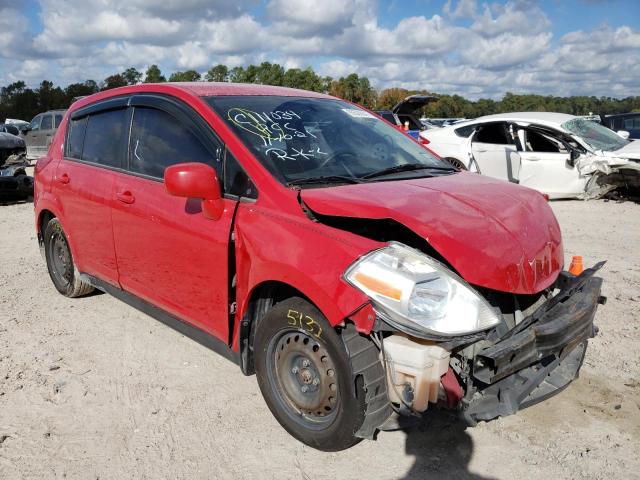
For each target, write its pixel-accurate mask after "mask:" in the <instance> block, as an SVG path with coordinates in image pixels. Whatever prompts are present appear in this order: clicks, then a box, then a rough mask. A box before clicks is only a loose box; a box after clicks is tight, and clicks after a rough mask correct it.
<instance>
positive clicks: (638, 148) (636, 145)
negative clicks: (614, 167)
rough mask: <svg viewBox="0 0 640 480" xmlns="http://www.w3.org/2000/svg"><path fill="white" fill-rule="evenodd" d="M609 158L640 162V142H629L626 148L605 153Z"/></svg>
mask: <svg viewBox="0 0 640 480" xmlns="http://www.w3.org/2000/svg"><path fill="white" fill-rule="evenodd" d="M604 154H605V155H607V156H609V155H610V156H614V157H620V158H629V159H632V160H640V140H634V141H633V142H629V143H628V144H627V145H625V146H624V147H622V148H620V149H618V150H614V151H612V152H604Z"/></svg>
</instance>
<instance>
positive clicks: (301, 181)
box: [287, 175, 362, 187]
mask: <svg viewBox="0 0 640 480" xmlns="http://www.w3.org/2000/svg"><path fill="white" fill-rule="evenodd" d="M336 182H343V183H362V180H360V179H358V178H355V177H345V176H342V175H324V176H322V177H309V178H297V179H295V180H291V181H290V182H287V186H288V187H292V186H294V185H313V184H321V183H327V184H329V183H336Z"/></svg>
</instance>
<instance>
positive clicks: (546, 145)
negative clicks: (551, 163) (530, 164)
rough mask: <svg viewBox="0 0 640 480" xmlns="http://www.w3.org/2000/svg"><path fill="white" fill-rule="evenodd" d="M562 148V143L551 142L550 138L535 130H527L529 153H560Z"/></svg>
mask: <svg viewBox="0 0 640 480" xmlns="http://www.w3.org/2000/svg"><path fill="white" fill-rule="evenodd" d="M560 146H561V144H560V142H558V141H556V140H551V139H550V138H548V137H546V136H544V135H542V134H540V133H538V132H535V131H533V130H527V145H526V148H527V150H528V151H529V152H551V153H559V152H560Z"/></svg>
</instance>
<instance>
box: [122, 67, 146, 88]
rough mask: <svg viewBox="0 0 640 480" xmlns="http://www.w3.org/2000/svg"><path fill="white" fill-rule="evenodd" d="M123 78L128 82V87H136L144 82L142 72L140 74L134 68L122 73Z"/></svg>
mask: <svg viewBox="0 0 640 480" xmlns="http://www.w3.org/2000/svg"><path fill="white" fill-rule="evenodd" d="M122 76H123V77H124V79H125V80H126V81H127V85H135V84H137V83H140V81H141V80H142V72H139V71H138V70H136V69H135V68H133V67H129V68H127V69H126V70H125V71H124V72H122Z"/></svg>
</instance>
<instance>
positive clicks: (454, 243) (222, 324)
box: [35, 83, 562, 351]
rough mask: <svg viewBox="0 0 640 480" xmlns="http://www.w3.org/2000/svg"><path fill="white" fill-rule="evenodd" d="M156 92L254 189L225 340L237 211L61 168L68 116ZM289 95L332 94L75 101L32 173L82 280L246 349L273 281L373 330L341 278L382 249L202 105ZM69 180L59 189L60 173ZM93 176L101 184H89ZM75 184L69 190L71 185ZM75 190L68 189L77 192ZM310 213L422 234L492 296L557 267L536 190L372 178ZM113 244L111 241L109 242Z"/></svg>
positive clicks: (124, 179)
mask: <svg viewBox="0 0 640 480" xmlns="http://www.w3.org/2000/svg"><path fill="white" fill-rule="evenodd" d="M134 93H157V94H164V95H168V96H171V97H173V98H174V99H177V100H179V101H182V102H184V103H185V104H187V105H189V106H190V107H191V108H192V109H193V110H194V111H195V112H197V113H198V114H199V115H200V116H201V117H202V118H203V119H204V120H205V121H206V122H207V123H208V124H209V125H210V126H211V127H212V128H213V130H214V131H215V132H216V133H217V135H218V136H219V137H220V139H221V140H222V142H223V143H224V144H225V145H226V146H227V148H228V149H229V150H230V151H231V153H232V154H233V156H234V157H235V158H236V159H237V160H238V161H239V162H240V163H241V164H242V166H243V168H244V169H245V170H246V172H247V173H248V174H249V176H250V177H251V179H252V180H253V182H254V183H255V185H256V187H257V190H258V192H259V196H258V200H257V201H255V202H241V203H240V204H239V205H237V213H236V217H235V227H234V228H235V231H234V233H235V255H236V268H237V278H236V300H237V310H236V318H235V325H234V327H233V328H234V331H233V332H230V331H229V315H228V311H229V304H228V303H229V298H228V283H229V265H228V254H229V252H228V247H229V245H228V242H229V236H230V234H231V228H232V220H233V212H234V209H235V207H236V203H235V201H233V200H230V199H224V200H222V202H223V203H224V209H223V211H222V215H221V217H220V218H219V219H217V220H211V219H208V218H206V217H205V216H204V215H203V214H202V213H201V211H200V210H199V209H201V202H199V201H194V200H195V199H185V198H179V197H172V196H171V195H169V194H168V193H167V192H166V190H165V186H164V184H163V183H162V182H159V181H154V180H149V179H145V178H142V177H137V176H133V175H129V174H126V173H123V172H116V171H112V170H108V169H104V168H97V167H92V166H90V165H86V164H82V163H81V162H73V161H67V160H63V159H62V144H63V141H64V135H65V131H66V124H67V118H68V116H69V115H70V114H71V113H72V112H73V111H75V110H77V109H78V108H81V107H84V106H86V105H89V104H91V103H93V102H96V101H99V100H102V99H106V98H111V97H114V96H119V95H126V94H134ZM211 95H289V96H305V97H318V98H332V97H329V96H326V95H322V94H316V93H313V92H305V91H301V90H294V89H283V88H280V87H266V86H258V85H233V84H228V83H224V84H216V83H203V84H195V83H186V84H146V85H137V86H130V87H123V88H119V89H114V90H109V91H106V92H101V93H98V94H96V95H92V96H90V97H87V98H84V99H81V100H79V101H78V102H76V103H74V104H73V105H72V107H71V108H70V109H69V111H68V112H67V114H66V117H65V119H64V120H63V123H62V125H61V128H59V129H58V131H57V133H56V136H55V138H54V141H53V142H52V145H51V148H50V151H49V155H48V156H47V158H46V159H45V160H43V161H41V162H39V164H38V167H37V168H36V186H35V192H36V195H35V210H36V218H39V216H40V214H41V212H42V211H43V210H44V209H47V210H51V211H52V212H53V214H54V215H56V216H58V217H59V219H60V222H61V223H62V226H63V228H64V229H65V232H66V233H67V235H68V236H69V243H70V245H71V249H72V253H73V255H74V259H75V260H76V262H77V265H78V267H79V268H80V269H81V270H82V271H85V272H86V273H89V274H93V275H96V276H99V277H101V278H102V279H103V280H106V281H109V282H110V283H113V284H116V285H120V286H121V287H122V288H124V289H125V290H127V291H130V292H131V293H134V294H136V295H138V296H140V297H142V298H144V299H146V300H147V301H149V302H151V303H153V304H155V305H157V306H159V307H161V308H163V309H165V310H167V311H169V312H171V313H173V314H175V315H177V316H179V317H181V318H183V319H184V320H186V321H189V322H191V323H193V324H194V325H197V326H198V327H200V328H202V329H203V330H205V331H207V332H209V333H211V334H212V335H215V336H216V337H218V338H220V339H222V340H224V341H229V338H230V337H231V336H232V337H233V342H232V345H233V349H234V350H236V351H238V327H239V325H240V319H241V318H242V317H243V315H244V314H245V312H246V311H247V308H248V304H249V299H250V297H251V295H252V293H253V292H254V291H255V290H256V288H258V287H259V286H260V285H262V284H264V283H265V282H269V281H278V282H284V283H287V284H288V285H290V286H292V287H294V288H296V289H298V290H299V291H300V292H302V294H303V295H305V296H306V297H308V298H309V299H310V300H311V301H312V302H313V303H315V305H316V306H317V307H318V308H319V309H320V310H321V311H322V312H323V313H324V314H325V315H326V317H327V318H328V320H329V322H330V323H331V324H332V325H337V324H339V323H341V322H343V321H344V320H345V319H346V318H347V317H350V316H351V318H352V319H354V320H355V322H356V324H357V325H356V326H357V328H358V331H360V332H363V333H367V332H368V331H370V329H371V321H370V318H369V317H370V315H368V314H367V312H368V311H367V310H366V309H361V307H362V306H363V305H365V304H366V303H367V301H368V299H367V297H366V296H365V295H364V294H362V293H361V292H360V291H359V290H357V289H355V288H353V287H351V286H350V285H348V284H347V283H346V282H344V280H342V274H343V272H344V271H345V269H346V268H347V267H348V266H349V265H350V264H351V263H352V262H353V261H355V260H356V259H357V258H358V257H359V256H361V255H363V254H365V253H367V252H369V251H371V250H373V249H375V248H379V247H381V246H382V244H381V243H379V242H375V241H372V240H369V239H366V238H363V237H360V236H357V235H355V234H352V233H348V232H345V231H342V230H338V229H335V228H332V227H329V226H326V225H322V224H319V223H315V222H313V221H312V220H310V219H309V218H308V217H306V216H305V214H304V213H303V212H302V209H301V208H300V205H299V203H298V199H297V192H296V191H293V190H291V189H289V188H286V187H284V186H283V185H281V184H280V183H278V181H277V180H275V179H274V178H273V177H272V176H271V175H270V174H269V173H268V172H267V170H266V169H265V168H264V167H263V166H262V165H261V164H260V162H259V161H258V160H257V159H256V158H255V157H254V156H253V155H252V154H251V152H250V151H249V150H248V149H247V148H246V147H245V146H244V145H243V144H242V143H241V141H240V140H239V139H238V138H237V137H236V136H235V134H234V133H233V132H232V131H231V129H230V128H229V127H228V126H227V125H226V124H225V123H224V122H223V120H222V119H220V118H219V117H218V116H217V115H216V114H215V113H214V112H213V111H212V109H211V108H210V107H209V105H207V104H206V103H205V102H204V100H203V99H202V98H200V97H201V96H211ZM65 173H66V174H67V176H68V178H69V183H68V184H64V183H60V184H58V183H57V182H58V174H60V176H61V175H62V174H65ZM92 174H94V175H95V177H92ZM78 185H80V188H78V189H77V190H75V191H70V190H73V189H74V188H75V187H74V186H78ZM69 187H71V188H69ZM302 197H303V199H304V200H305V202H306V203H307V204H308V205H309V207H310V208H312V209H313V210H315V211H317V212H319V213H323V214H327V215H340V216H347V217H362V218H394V219H396V220H397V221H398V222H400V223H403V224H404V225H406V226H407V227H409V228H411V229H413V230H414V231H415V232H416V233H418V234H419V235H422V236H423V237H424V238H426V239H427V240H428V241H429V242H430V243H431V245H432V246H433V247H434V248H435V249H436V250H438V251H439V252H440V253H441V254H442V255H443V256H444V257H445V258H447V260H448V261H449V262H450V263H451V264H452V265H453V266H454V268H456V270H458V272H459V273H460V274H461V275H462V276H463V277H464V278H465V279H467V280H468V281H469V282H471V283H474V284H476V285H481V286H484V287H487V288H493V289H496V290H502V291H508V292H515V293H533V292H538V291H540V290H541V289H543V288H545V287H547V286H548V285H550V284H551V283H552V282H553V281H554V280H555V278H556V277H557V274H558V272H559V270H560V267H561V265H562V243H561V239H560V231H559V228H558V225H557V222H556V220H555V218H554V216H553V214H552V213H551V210H550V209H549V207H548V205H546V202H544V199H543V198H542V196H541V195H540V194H538V193H536V192H534V191H532V190H528V189H524V188H522V187H518V186H515V185H512V184H508V183H505V182H499V181H495V180H491V179H489V178H488V177H481V176H478V175H472V174H463V173H461V174H456V175H451V176H446V177H440V178H432V179H420V180H405V181H394V182H375V183H371V184H360V185H349V186H342V187H334V188H319V189H307V190H304V191H303V192H302ZM109 236H111V240H109Z"/></svg>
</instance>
